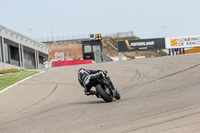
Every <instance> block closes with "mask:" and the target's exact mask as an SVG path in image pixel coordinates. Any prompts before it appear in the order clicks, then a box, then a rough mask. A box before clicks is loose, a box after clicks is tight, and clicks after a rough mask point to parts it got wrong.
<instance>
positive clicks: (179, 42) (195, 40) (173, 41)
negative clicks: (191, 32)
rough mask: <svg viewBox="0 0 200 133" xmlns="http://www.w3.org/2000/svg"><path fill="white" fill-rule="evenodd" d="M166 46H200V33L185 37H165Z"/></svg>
mask: <svg viewBox="0 0 200 133" xmlns="http://www.w3.org/2000/svg"><path fill="white" fill-rule="evenodd" d="M165 43H166V48H167V49H171V48H193V47H200V35H198V36H185V37H167V38H165Z"/></svg>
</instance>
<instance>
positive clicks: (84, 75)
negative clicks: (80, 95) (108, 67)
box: [78, 68, 116, 96]
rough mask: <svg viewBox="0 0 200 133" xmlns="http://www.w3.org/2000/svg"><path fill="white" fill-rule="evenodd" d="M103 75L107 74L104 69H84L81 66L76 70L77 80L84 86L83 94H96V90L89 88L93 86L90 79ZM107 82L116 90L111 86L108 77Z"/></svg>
mask: <svg viewBox="0 0 200 133" xmlns="http://www.w3.org/2000/svg"><path fill="white" fill-rule="evenodd" d="M104 76H107V75H106V74H105V72H104V71H102V70H90V69H84V68H81V69H79V71H78V81H79V83H80V84H81V86H82V87H83V88H84V92H85V95H87V96H89V95H97V94H96V91H93V90H91V88H92V87H93V84H92V81H93V80H94V79H96V78H103V77H104ZM109 83H110V85H111V87H112V88H113V90H116V89H115V88H114V86H113V83H112V82H111V80H110V78H109Z"/></svg>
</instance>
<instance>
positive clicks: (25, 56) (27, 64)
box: [0, 25, 48, 69]
mask: <svg viewBox="0 0 200 133" xmlns="http://www.w3.org/2000/svg"><path fill="white" fill-rule="evenodd" d="M43 58H48V48H47V47H46V45H45V44H43V43H40V42H37V41H35V40H33V39H31V38H29V37H27V36H24V35H22V34H20V33H18V32H15V31H13V30H11V29H9V28H7V27H5V26H2V25H0V68H2V65H3V66H4V67H5V66H6V64H10V65H13V66H16V67H22V68H28V69H37V68H41V67H43Z"/></svg>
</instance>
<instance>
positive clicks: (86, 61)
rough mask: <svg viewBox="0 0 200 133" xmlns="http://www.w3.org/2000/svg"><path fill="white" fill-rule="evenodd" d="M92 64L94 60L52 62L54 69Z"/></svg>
mask: <svg viewBox="0 0 200 133" xmlns="http://www.w3.org/2000/svg"><path fill="white" fill-rule="evenodd" d="M91 63H93V60H67V61H53V62H52V67H59V66H71V65H81V64H91Z"/></svg>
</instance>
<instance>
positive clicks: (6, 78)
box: [0, 71, 39, 91]
mask: <svg viewBox="0 0 200 133" xmlns="http://www.w3.org/2000/svg"><path fill="white" fill-rule="evenodd" d="M37 73H39V71H20V72H16V73H9V74H6V75H3V76H0V91H1V90H3V89H5V88H6V87H8V86H10V85H12V84H14V83H16V82H18V81H20V80H22V79H25V78H27V77H29V76H31V75H34V74H37Z"/></svg>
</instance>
